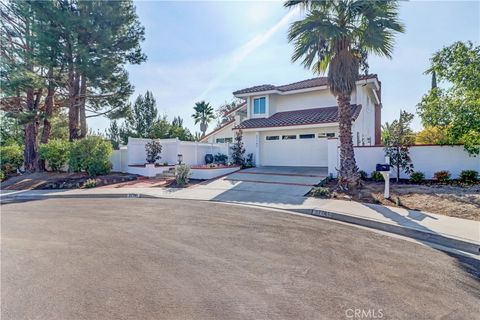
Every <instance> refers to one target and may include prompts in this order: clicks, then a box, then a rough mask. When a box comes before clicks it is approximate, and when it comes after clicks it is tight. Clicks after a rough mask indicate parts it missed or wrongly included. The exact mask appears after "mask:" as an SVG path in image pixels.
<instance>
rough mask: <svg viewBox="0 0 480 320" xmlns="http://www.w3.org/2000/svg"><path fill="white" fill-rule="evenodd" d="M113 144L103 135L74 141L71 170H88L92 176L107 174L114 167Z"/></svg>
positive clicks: (70, 163)
mask: <svg viewBox="0 0 480 320" xmlns="http://www.w3.org/2000/svg"><path fill="white" fill-rule="evenodd" d="M112 151H113V150H112V144H111V142H110V141H105V140H103V139H102V138H101V137H96V136H90V137H86V138H85V139H82V140H78V141H76V142H74V143H73V144H72V145H71V147H70V161H69V166H70V170H72V171H75V172H79V171H86V172H87V173H88V174H89V175H91V176H96V175H100V174H107V173H109V172H110V169H111V168H112V164H111V163H110V156H111V155H112Z"/></svg>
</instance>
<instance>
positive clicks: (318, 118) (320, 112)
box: [234, 104, 362, 129]
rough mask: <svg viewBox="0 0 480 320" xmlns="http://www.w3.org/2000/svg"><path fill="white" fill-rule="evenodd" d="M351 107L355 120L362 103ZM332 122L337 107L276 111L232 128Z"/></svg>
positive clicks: (336, 120) (336, 112)
mask: <svg viewBox="0 0 480 320" xmlns="http://www.w3.org/2000/svg"><path fill="white" fill-rule="evenodd" d="M351 107H352V120H355V119H357V117H358V115H359V114H360V110H361V109H362V105H360V104H358V105H357V104H352V105H351ZM332 122H338V107H326V108H315V109H304V110H295V111H285V112H277V113H275V114H274V115H272V116H271V117H269V118H253V119H248V120H245V121H243V122H242V123H240V124H239V125H238V126H236V127H235V128H234V129H253V128H270V127H287V126H301V125H308V124H320V123H332Z"/></svg>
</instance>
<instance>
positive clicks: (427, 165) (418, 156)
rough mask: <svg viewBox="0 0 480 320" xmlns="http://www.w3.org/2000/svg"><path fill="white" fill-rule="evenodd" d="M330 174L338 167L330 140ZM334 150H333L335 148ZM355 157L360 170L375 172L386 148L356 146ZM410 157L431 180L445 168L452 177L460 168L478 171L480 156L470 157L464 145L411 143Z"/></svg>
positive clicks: (335, 145)
mask: <svg viewBox="0 0 480 320" xmlns="http://www.w3.org/2000/svg"><path fill="white" fill-rule="evenodd" d="M329 143H330V144H331V145H330V146H329V173H332V174H334V175H335V174H336V170H335V168H331V167H332V166H335V167H336V168H339V159H338V158H339V157H338V153H339V150H338V148H337V146H338V140H337V139H331V140H329ZM334 150H336V152H335V151H334ZM354 152H355V160H356V162H357V166H358V168H359V170H363V171H365V172H367V173H368V174H371V173H372V172H373V171H375V166H376V164H377V163H384V162H385V151H384V149H383V147H355V148H354ZM410 158H411V159H412V163H413V166H414V168H413V170H414V171H420V172H423V173H424V174H425V178H426V179H431V178H432V177H433V174H434V173H435V172H437V171H441V170H448V171H449V172H450V174H451V175H452V178H453V179H455V178H458V176H459V174H460V172H461V171H462V170H476V171H480V157H479V156H477V157H473V156H469V154H468V153H467V152H466V151H465V150H464V148H463V146H412V147H410ZM400 177H401V178H408V177H409V176H408V175H407V174H405V173H403V172H402V173H401V174H400Z"/></svg>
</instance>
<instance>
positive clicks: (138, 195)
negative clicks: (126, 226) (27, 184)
mask: <svg viewBox="0 0 480 320" xmlns="http://www.w3.org/2000/svg"><path fill="white" fill-rule="evenodd" d="M59 198H63V199H102V198H104V199H124V198H148V199H166V197H155V196H151V195H148V194H142V193H124V194H121V193H104V194H55V195H49V194H33V195H22V194H18V195H15V194H12V195H4V196H2V197H1V200H0V202H3V201H4V200H43V199H59Z"/></svg>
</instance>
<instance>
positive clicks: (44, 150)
mask: <svg viewBox="0 0 480 320" xmlns="http://www.w3.org/2000/svg"><path fill="white" fill-rule="evenodd" d="M69 152H70V144H69V143H68V141H66V140H60V139H52V140H50V141H48V143H46V144H42V145H41V146H40V148H39V154H40V158H41V159H43V160H46V161H47V162H48V166H49V167H50V168H51V169H52V170H53V171H58V170H60V169H61V168H62V167H63V166H64V165H65V164H66V163H67V161H68V156H69Z"/></svg>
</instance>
